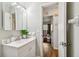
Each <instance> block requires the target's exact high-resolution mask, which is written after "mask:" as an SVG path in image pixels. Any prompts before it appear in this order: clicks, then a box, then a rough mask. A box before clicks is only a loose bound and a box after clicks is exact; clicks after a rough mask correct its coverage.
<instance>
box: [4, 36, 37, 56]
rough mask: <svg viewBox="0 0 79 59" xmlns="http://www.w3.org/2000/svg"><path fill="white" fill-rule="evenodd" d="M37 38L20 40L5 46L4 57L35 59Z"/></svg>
mask: <svg viewBox="0 0 79 59" xmlns="http://www.w3.org/2000/svg"><path fill="white" fill-rule="evenodd" d="M35 40H36V37H34V36H32V37H29V38H27V39H20V40H17V41H14V42H11V43H8V44H3V56H4V57H35V56H36V47H35V45H36V44H35V43H36V42H35Z"/></svg>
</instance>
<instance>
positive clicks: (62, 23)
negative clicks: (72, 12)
mask: <svg viewBox="0 0 79 59" xmlns="http://www.w3.org/2000/svg"><path fill="white" fill-rule="evenodd" d="M58 4H59V5H58V9H59V17H58V55H59V57H66V47H64V48H63V46H62V45H61V42H65V43H66V24H67V20H66V2H59V3H58ZM42 16H43V10H42ZM42 20H43V17H42ZM42 30H43V27H42ZM41 36H42V35H41ZM42 38H43V37H42ZM41 41H42V44H41V45H42V47H41V49H42V50H41V56H43V39H42V40H41Z"/></svg>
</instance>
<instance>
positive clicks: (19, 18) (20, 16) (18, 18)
mask: <svg viewBox="0 0 79 59" xmlns="http://www.w3.org/2000/svg"><path fill="white" fill-rule="evenodd" d="M15 15H16V30H20V29H22V25H23V24H22V22H23V21H22V20H23V12H22V10H21V9H20V8H17V9H16V10H15Z"/></svg>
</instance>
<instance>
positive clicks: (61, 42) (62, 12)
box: [58, 2, 66, 57]
mask: <svg viewBox="0 0 79 59" xmlns="http://www.w3.org/2000/svg"><path fill="white" fill-rule="evenodd" d="M65 45H66V2H60V3H59V18H58V50H59V57H66V46H65Z"/></svg>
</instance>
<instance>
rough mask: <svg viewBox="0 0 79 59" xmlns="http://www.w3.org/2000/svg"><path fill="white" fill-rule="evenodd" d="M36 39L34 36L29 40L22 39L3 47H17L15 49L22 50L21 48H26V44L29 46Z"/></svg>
mask: <svg viewBox="0 0 79 59" xmlns="http://www.w3.org/2000/svg"><path fill="white" fill-rule="evenodd" d="M35 39H36V37H34V36H32V37H30V38H27V39H20V40H17V41H14V42H11V43H8V44H3V45H4V46H5V45H6V46H10V47H15V48H20V47H22V46H24V45H25V44H28V43H29V42H31V41H33V40H35Z"/></svg>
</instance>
